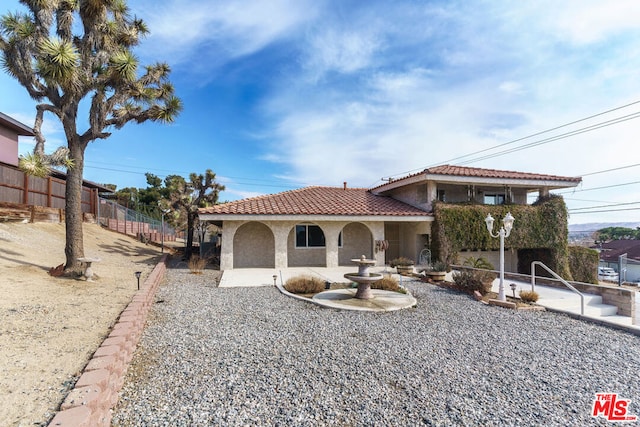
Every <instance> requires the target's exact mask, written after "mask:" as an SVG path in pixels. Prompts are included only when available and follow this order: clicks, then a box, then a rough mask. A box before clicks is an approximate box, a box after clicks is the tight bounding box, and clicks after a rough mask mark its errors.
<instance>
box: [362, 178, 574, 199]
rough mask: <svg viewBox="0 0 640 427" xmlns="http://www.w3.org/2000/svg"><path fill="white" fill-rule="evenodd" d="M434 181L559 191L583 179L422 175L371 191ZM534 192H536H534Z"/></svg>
mask: <svg viewBox="0 0 640 427" xmlns="http://www.w3.org/2000/svg"><path fill="white" fill-rule="evenodd" d="M427 181H432V182H436V183H441V184H454V185H461V184H467V185H488V186H510V187H523V188H531V189H535V190H537V189H539V188H547V189H550V190H558V189H563V188H572V187H576V186H578V185H579V184H580V183H581V182H582V179H575V180H563V179H557V180H556V179H528V178H522V179H521V178H491V177H477V176H457V175H439V174H420V175H416V176H412V177H408V178H404V179H398V180H396V181H392V182H389V183H387V184H382V185H381V186H379V187H376V188H373V189H372V190H371V191H372V192H373V193H374V194H383V193H385V192H387V191H391V190H394V189H396V188H399V187H405V186H407V185H411V184H418V183H421V182H427ZM532 191H534V190H532Z"/></svg>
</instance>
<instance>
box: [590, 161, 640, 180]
mask: <svg viewBox="0 0 640 427" xmlns="http://www.w3.org/2000/svg"><path fill="white" fill-rule="evenodd" d="M636 166H640V163H636V164H635V165H627V166H620V167H617V168H613V169H605V170H602V171H598V172H591V173H583V174H580V175H579V176H581V177H585V176H591V175H598V174H601V173H606V172H615V171H619V170H622V169H629V168H634V167H636Z"/></svg>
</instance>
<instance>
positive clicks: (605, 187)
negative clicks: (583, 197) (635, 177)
mask: <svg viewBox="0 0 640 427" xmlns="http://www.w3.org/2000/svg"><path fill="white" fill-rule="evenodd" d="M634 184H640V181H633V182H625V183H623V184H614V185H605V186H603V187H593V188H582V189H580V190H576V189H573V190H567V191H559V192H557V193H555V194H573V193H577V192H580V191H593V190H605V189H607V188H617V187H624V186H627V185H634Z"/></svg>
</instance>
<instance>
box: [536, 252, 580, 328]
mask: <svg viewBox="0 0 640 427" xmlns="http://www.w3.org/2000/svg"><path fill="white" fill-rule="evenodd" d="M536 265H539V266H540V267H542V268H544V269H545V270H547V272H549V274H551V275H552V276H553V277H555V278H556V279H558V280H559V281H560V282H562V283H564V285H565V286H566V287H568V288H569V289H571V290H572V291H573V292H575V293H577V294H578V295H580V314H581V315H582V316H584V295H583V294H582V292H580V291H579V290H577V289H576V288H574V287H573V286H572V285H571V284H570V283H569V282H567V281H566V280H564V279H563V278H562V277H560V276H558V275H557V274H556V272H555V271H553V270H551V269H550V268H549V267H547V266H546V265H544V263H543V262H542V261H533V262H532V263H531V290H532V291H533V292H535V291H536Z"/></svg>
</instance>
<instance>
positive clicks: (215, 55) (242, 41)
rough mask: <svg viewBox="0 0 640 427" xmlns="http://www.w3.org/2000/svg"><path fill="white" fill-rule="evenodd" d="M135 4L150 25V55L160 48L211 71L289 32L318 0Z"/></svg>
mask: <svg viewBox="0 0 640 427" xmlns="http://www.w3.org/2000/svg"><path fill="white" fill-rule="evenodd" d="M138 7H139V8H140V9H141V10H142V13H141V14H142V15H143V16H144V17H145V20H146V21H147V23H148V24H149V28H150V30H151V35H150V37H149V38H148V40H147V41H145V42H144V43H143V48H144V49H146V50H150V51H152V54H153V55H157V54H160V53H162V54H163V55H165V56H166V57H168V58H170V59H171V62H172V63H182V62H188V63H189V64H190V66H192V67H196V68H198V67H202V68H208V70H209V72H211V70H212V67H215V66H216V65H219V64H223V63H225V62H226V61H228V60H230V59H233V58H238V57H242V56H245V55H250V54H252V53H255V52H257V51H259V50H261V49H263V48H264V47H265V46H267V45H269V44H271V43H274V42H276V41H278V40H280V39H283V38H286V37H289V36H290V35H291V33H293V32H295V31H297V30H298V29H299V27H300V26H301V25H303V24H304V23H305V22H307V21H308V20H310V19H312V18H313V17H314V14H315V12H314V11H315V10H316V9H317V7H318V4H317V3H315V2H310V1H302V0H301V1H297V0H273V1H269V2H264V1H260V0H248V1H234V0H226V1H216V2H213V1H207V0H172V1H167V2H162V3H158V2H155V1H153V2H147V3H146V5H145V6H138ZM203 63H204V64H203ZM203 65H206V67H203Z"/></svg>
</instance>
